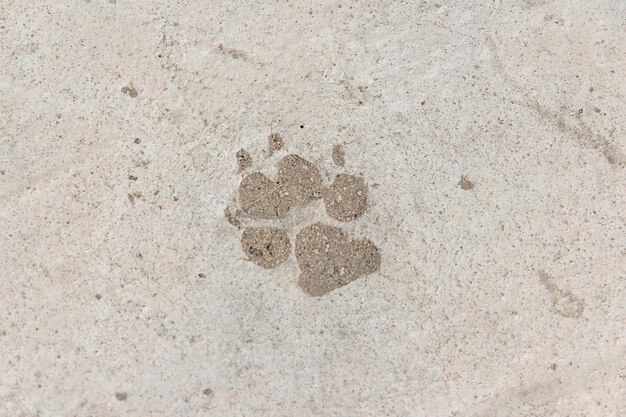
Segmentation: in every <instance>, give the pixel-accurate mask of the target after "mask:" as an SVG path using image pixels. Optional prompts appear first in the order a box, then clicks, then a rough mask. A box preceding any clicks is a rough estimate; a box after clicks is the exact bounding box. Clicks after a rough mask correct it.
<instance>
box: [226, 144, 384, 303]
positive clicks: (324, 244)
mask: <svg viewBox="0 0 626 417" xmlns="http://www.w3.org/2000/svg"><path fill="white" fill-rule="evenodd" d="M268 142H269V143H268V151H269V154H270V155H272V154H273V153H274V152H276V151H278V150H280V149H282V146H283V140H282V138H281V137H280V135H278V134H272V135H270V137H269V138H268ZM236 157H237V162H238V165H239V171H240V172H242V174H243V175H244V176H243V179H242V180H241V183H240V185H239V196H238V208H236V209H234V210H233V209H231V208H229V207H227V208H226V209H225V211H224V214H225V216H226V219H227V220H228V221H229V222H230V223H231V224H232V225H234V226H236V227H238V228H239V229H243V232H242V235H241V247H242V249H243V251H244V253H245V254H246V256H247V257H248V259H249V260H250V261H252V262H253V263H255V264H256V265H258V266H260V267H262V268H268V269H269V268H276V267H277V266H279V265H281V264H282V263H284V262H285V261H286V260H287V259H288V258H289V255H290V254H291V252H292V249H294V248H292V244H291V240H290V238H289V234H290V233H291V230H287V229H285V228H280V227H269V226H250V227H245V226H243V224H248V223H252V224H254V222H255V221H261V220H264V221H271V220H274V221H276V220H278V219H283V218H285V217H287V216H288V215H289V213H290V212H292V211H294V210H297V209H298V208H302V207H305V206H307V205H309V204H311V203H312V202H314V201H316V200H319V199H322V200H323V202H324V207H325V209H326V214H327V215H328V216H329V217H331V218H333V219H335V220H337V221H340V222H349V221H353V220H356V219H358V218H359V217H361V215H362V214H363V213H364V212H365V210H366V208H367V185H366V184H365V181H364V179H363V178H362V177H359V176H355V175H349V174H340V175H337V176H336V178H335V179H334V181H333V182H332V184H330V185H329V186H325V185H324V183H323V181H322V177H321V175H320V172H319V169H318V168H317V167H316V166H315V165H313V164H312V163H311V162H309V161H307V160H306V159H304V158H302V157H300V156H298V155H295V154H289V155H286V156H284V157H283V158H282V159H281V160H280V161H279V162H278V175H277V177H276V179H270V178H268V177H267V176H266V175H264V174H263V173H261V172H252V173H245V171H247V170H248V168H250V167H251V165H252V159H251V157H250V155H249V154H248V152H246V151H245V150H243V149H242V150H240V151H239V152H237V154H236ZM344 157H345V155H344V152H343V148H342V147H341V146H338V145H337V146H335V147H334V148H333V161H334V162H335V164H337V165H339V166H343V164H344ZM294 246H295V249H294V250H295V257H296V261H297V263H298V267H299V269H300V276H299V278H298V285H299V286H300V288H302V290H303V291H304V292H305V293H307V294H308V295H311V296H322V295H325V294H328V293H329V292H331V291H333V290H335V289H337V288H339V287H342V286H344V285H347V284H349V283H351V282H352V281H355V280H356V279H358V278H361V277H364V276H366V275H369V274H371V273H374V272H376V271H378V270H379V268H380V259H381V257H380V252H379V250H378V248H377V247H376V246H375V245H374V244H373V243H372V242H371V241H370V240H368V239H352V238H350V237H349V236H348V234H347V233H346V232H345V231H344V230H343V229H342V228H340V227H336V226H331V225H328V224H324V223H320V222H318V223H314V224H312V225H309V226H306V227H304V228H302V229H301V230H299V231H298V232H297V233H296V235H295V245H294Z"/></svg>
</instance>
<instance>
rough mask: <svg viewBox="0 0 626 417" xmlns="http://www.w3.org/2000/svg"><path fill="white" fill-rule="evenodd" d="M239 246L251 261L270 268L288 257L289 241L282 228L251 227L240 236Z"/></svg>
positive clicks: (289, 250)
mask: <svg viewBox="0 0 626 417" xmlns="http://www.w3.org/2000/svg"><path fill="white" fill-rule="evenodd" d="M241 247H242V249H243V251H244V252H245V253H246V255H247V256H248V259H250V260H251V261H252V262H254V263H255V264H256V265H258V266H260V267H262V268H266V269H270V268H276V267H277V266H278V265H280V264H282V263H283V262H285V261H286V260H287V258H289V252H291V242H290V241H289V237H288V236H287V232H285V231H284V230H283V229H276V228H271V227H251V228H248V229H246V230H244V232H243V234H242V236H241Z"/></svg>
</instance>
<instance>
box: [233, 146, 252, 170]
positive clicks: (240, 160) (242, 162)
mask: <svg viewBox="0 0 626 417" xmlns="http://www.w3.org/2000/svg"><path fill="white" fill-rule="evenodd" d="M235 156H236V157H237V166H238V167H239V172H241V171H244V170H246V169H248V168H250V167H251V166H252V158H251V157H250V154H249V153H248V151H246V150H245V149H240V150H239V151H238V152H237V153H236V154H235Z"/></svg>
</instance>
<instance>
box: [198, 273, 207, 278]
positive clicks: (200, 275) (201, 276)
mask: <svg viewBox="0 0 626 417" xmlns="http://www.w3.org/2000/svg"><path fill="white" fill-rule="evenodd" d="M198 276H199V277H200V278H206V275H204V274H202V273H200V274H198Z"/></svg>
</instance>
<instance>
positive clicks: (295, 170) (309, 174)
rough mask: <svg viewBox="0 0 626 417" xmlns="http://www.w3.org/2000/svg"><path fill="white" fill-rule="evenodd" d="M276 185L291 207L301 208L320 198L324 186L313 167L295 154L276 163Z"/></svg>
mask: <svg viewBox="0 0 626 417" xmlns="http://www.w3.org/2000/svg"><path fill="white" fill-rule="evenodd" d="M278 183H279V184H280V185H281V186H282V187H283V189H284V190H285V194H286V196H287V199H288V200H289V203H290V206H291V207H301V206H305V205H307V204H309V203H310V202H312V201H314V200H318V199H320V198H321V197H322V191H323V189H324V186H323V185H322V177H321V176H320V172H319V170H318V169H317V167H316V166H315V165H313V164H312V163H310V162H309V161H307V160H306V159H303V158H301V157H299V156H298V155H295V154H290V155H287V156H285V157H284V158H283V159H281V160H280V161H279V162H278Z"/></svg>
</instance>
